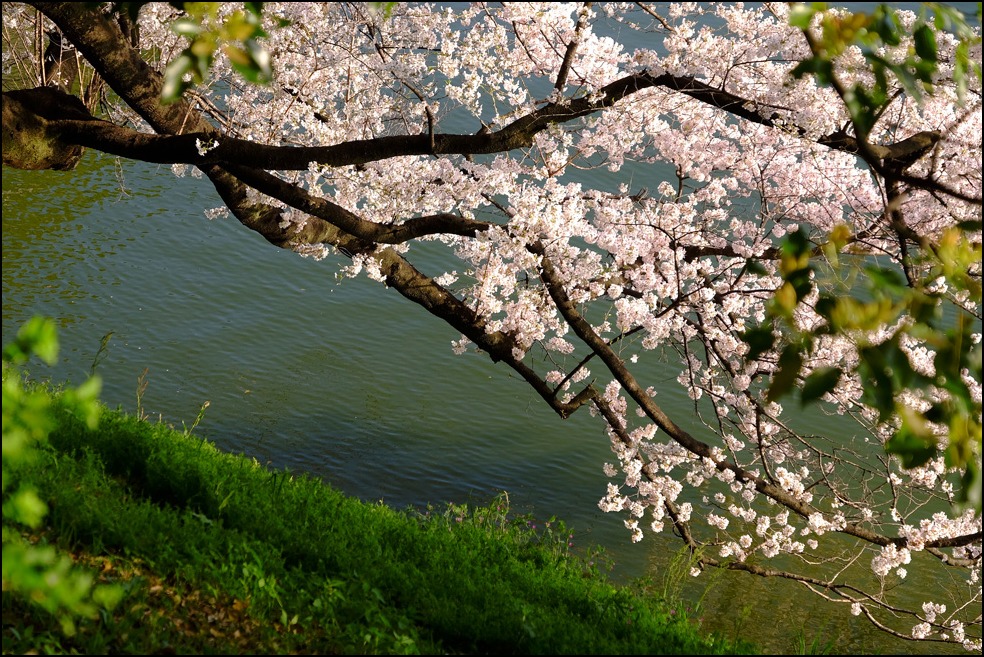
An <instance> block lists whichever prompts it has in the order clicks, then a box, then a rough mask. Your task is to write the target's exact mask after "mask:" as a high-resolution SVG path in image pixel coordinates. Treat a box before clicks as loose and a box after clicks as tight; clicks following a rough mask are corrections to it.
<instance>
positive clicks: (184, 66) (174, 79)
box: [161, 50, 195, 103]
mask: <svg viewBox="0 0 984 657" xmlns="http://www.w3.org/2000/svg"><path fill="white" fill-rule="evenodd" d="M194 65H195V61H194V58H193V57H192V56H191V54H190V53H189V52H188V51H187V50H185V51H184V52H182V53H181V54H180V55H178V56H177V57H175V58H174V60H173V61H172V62H171V63H170V64H168V65H167V69H165V71H164V87H163V88H162V89H161V100H162V101H164V102H165V103H171V102H174V101H175V100H177V99H178V98H180V97H181V94H182V93H184V90H185V89H186V88H187V87H188V83H187V82H185V80H184V75H185V73H187V72H188V71H190V70H191V68H192V67H193V66H194Z"/></svg>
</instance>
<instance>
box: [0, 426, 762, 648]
mask: <svg viewBox="0 0 984 657" xmlns="http://www.w3.org/2000/svg"><path fill="white" fill-rule="evenodd" d="M9 475H10V476H12V477H14V478H16V479H17V480H18V481H19V482H31V483H32V484H33V486H34V487H35V488H36V489H37V491H38V493H39V496H40V498H41V499H42V500H44V501H45V502H46V503H47V504H48V506H49V512H48V514H47V516H46V517H45V519H44V522H43V524H42V525H41V526H40V527H38V528H36V529H34V530H28V529H26V528H21V527H14V529H15V530H16V531H17V532H19V533H20V534H21V535H23V536H25V537H27V539H28V540H29V541H31V542H33V543H35V544H52V545H55V546H57V547H58V548H59V549H61V550H63V551H65V552H67V553H69V554H71V556H72V558H73V559H74V560H75V561H76V562H77V563H80V564H83V565H85V566H86V567H88V568H89V569H90V570H91V571H92V572H93V573H94V574H95V575H96V576H97V578H98V580H99V581H101V582H108V583H113V584H115V585H116V586H118V587H119V590H120V591H121V593H122V597H121V600H120V602H119V603H118V604H116V606H115V607H113V608H112V609H111V610H108V609H102V610H101V611H100V612H99V613H97V614H96V615H95V617H93V618H85V619H81V620H79V621H78V622H77V623H76V630H75V632H74V634H73V635H71V636H69V635H66V634H64V633H63V632H62V631H61V629H60V625H59V623H58V621H57V619H55V618H54V617H53V616H51V615H50V614H48V612H45V611H44V610H43V609H41V608H40V607H38V606H37V605H35V604H32V603H31V602H30V601H28V600H26V599H24V598H23V597H21V596H19V595H14V594H12V593H10V592H8V591H4V593H3V650H4V652H5V653H10V652H14V653H24V652H49V651H50V652H69V651H78V652H82V653H98V654H106V653H170V652H189V653H211V652H215V653H236V654H241V653H247V652H252V653H285V652H314V653H328V654H333V653H334V654H338V653H371V654H372V653H374V654H380V653H385V654H390V653H409V654H440V653H445V654H446V653H452V654H453V653H465V654H475V653H503V654H563V653H568V654H570V653H582V654H583V653H595V654H625V653H647V654H691V655H693V654H712V653H729V652H735V651H736V648H735V646H734V645H732V644H731V643H730V642H726V641H722V640H719V639H714V638H712V637H707V636H705V635H704V634H702V633H701V632H700V631H699V630H698V629H697V628H696V627H695V626H693V625H692V624H691V623H689V622H688V621H687V619H686V618H685V614H683V613H682V611H681V610H679V609H676V608H674V607H672V606H670V605H668V604H667V603H664V602H662V601H659V600H656V599H654V598H653V597H651V596H649V595H646V594H645V592H644V591H643V590H642V589H641V588H637V587H634V586H632V587H627V586H615V585H613V584H611V583H609V582H608V581H607V580H606V579H605V576H604V573H603V572H599V571H598V569H597V568H595V567H594V566H589V564H588V562H587V561H585V560H584V559H582V558H579V557H577V556H575V555H573V554H571V553H570V551H569V547H568V536H569V535H568V533H567V531H566V530H565V528H564V527H563V525H562V524H560V523H554V524H552V525H550V526H548V527H541V528H539V529H533V528H532V527H531V526H530V525H529V523H528V522H526V520H525V519H524V518H523V517H515V516H514V515H512V514H511V513H510V510H509V508H508V499H507V498H506V497H505V496H503V497H501V498H499V499H498V500H496V501H494V502H493V503H492V504H490V505H489V506H486V507H478V508H473V507H464V506H449V507H445V508H441V509H432V510H430V511H429V512H425V513H420V512H415V511H409V510H405V511H402V510H394V509H391V508H388V507H386V506H383V505H379V504H366V503H362V502H360V501H358V500H356V499H353V498H349V497H346V496H344V495H342V494H341V493H339V492H337V491H335V490H333V489H332V488H330V487H329V486H326V485H325V484H323V483H322V482H320V481H316V480H314V479H311V478H307V477H297V476H292V475H290V474H288V473H285V472H276V471H271V470H269V469H266V468H264V467H262V466H260V465H259V464H258V463H256V462H255V461H252V460H250V459H247V458H244V457H240V456H234V455H231V454H227V453H222V452H220V451H218V450H217V449H216V448H215V447H213V446H212V445H211V444H210V443H208V442H206V441H203V440H201V439H199V438H196V437H194V436H191V435H188V434H187V433H184V432H176V431H173V430H171V429H169V428H168V427H165V426H163V425H160V424H151V423H148V422H144V421H141V420H139V419H137V418H134V417H131V416H127V415H124V414H121V413H117V412H109V411H106V412H104V413H103V416H102V419H101V421H100V423H99V426H98V428H97V429H95V430H91V429H89V428H87V426H86V425H85V424H84V423H83V422H81V421H79V420H77V419H76V418H75V417H74V416H73V415H71V414H70V413H66V412H62V413H61V414H60V415H59V416H58V421H57V424H56V426H55V427H54V429H53V431H52V432H51V433H50V437H49V441H48V444H47V445H46V446H44V447H43V448H42V449H41V450H40V452H39V454H38V455H37V457H36V458H35V459H34V460H33V462H32V463H30V464H28V465H24V466H20V467H18V468H16V470H15V471H13V472H11V473H9ZM8 483H9V482H8ZM5 488H6V486H5ZM8 490H9V489H8ZM4 522H5V524H8V521H7V520H6V519H5V521H4ZM7 529H8V530H9V529H11V526H8V527H7ZM5 588H6V587H5ZM739 651H741V652H748V646H741V647H740V648H739Z"/></svg>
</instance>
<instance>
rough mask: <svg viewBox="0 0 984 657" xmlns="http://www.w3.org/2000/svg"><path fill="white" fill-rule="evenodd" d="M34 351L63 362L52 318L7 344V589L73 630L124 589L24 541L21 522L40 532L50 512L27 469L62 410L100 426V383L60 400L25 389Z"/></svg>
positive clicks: (82, 387) (94, 381)
mask: <svg viewBox="0 0 984 657" xmlns="http://www.w3.org/2000/svg"><path fill="white" fill-rule="evenodd" d="M32 355H37V356H38V357H39V358H41V359H42V360H43V361H44V362H46V363H48V364H52V363H54V362H55V360H57V357H58V337H57V334H56V329H55V324H54V322H53V321H51V320H50V319H47V318H42V317H35V318H33V319H31V320H30V321H28V322H27V323H26V324H25V325H24V326H23V327H22V328H21V329H20V331H19V332H18V334H17V339H16V340H15V341H14V342H12V343H11V344H9V345H6V346H5V347H4V349H3V590H4V591H12V592H16V593H18V594H20V595H23V596H25V597H26V598H28V599H29V600H31V601H32V602H33V603H35V604H38V605H40V606H41V607H43V608H44V609H46V610H47V611H49V612H51V613H53V614H55V615H57V617H58V618H59V621H60V623H61V628H62V631H63V632H64V633H66V634H72V633H73V632H74V631H75V624H74V618H75V617H77V616H94V615H95V614H96V613H97V611H98V610H99V609H100V608H112V607H113V606H114V605H115V604H116V602H117V601H118V600H119V597H120V594H121V591H119V590H118V589H117V588H115V587H111V586H95V587H94V586H93V576H92V575H91V574H90V573H88V572H85V571H82V570H78V569H76V568H73V566H72V561H71V559H70V558H69V557H68V556H66V555H65V554H62V553H60V552H58V551H57V550H56V549H55V548H54V547H52V546H50V545H48V546H46V545H34V544H31V543H28V542H27V541H25V540H24V539H23V537H22V536H21V535H20V533H19V531H18V529H17V527H18V526H24V527H28V528H32V529H37V528H38V527H39V526H40V525H41V523H42V521H43V520H44V517H45V515H46V514H47V513H48V507H47V505H46V504H45V503H44V502H43V501H42V499H41V498H40V497H39V496H38V494H37V492H36V490H35V489H34V486H33V485H32V483H31V479H30V478H25V477H24V476H23V471H24V470H25V469H26V468H29V467H30V466H31V464H32V463H33V462H34V461H35V460H36V459H38V458H39V455H38V449H39V447H38V445H39V444H41V443H44V442H45V441H46V440H47V438H48V434H49V433H50V432H51V431H52V430H53V429H54V428H55V426H56V424H57V420H56V416H57V414H58V413H65V412H68V413H74V414H76V415H78V416H79V417H80V418H82V421H83V422H84V423H85V425H86V426H89V427H90V428H94V427H95V426H96V423H97V422H98V417H99V410H100V409H99V405H98V402H97V399H98V395H99V389H100V382H99V379H98V378H97V377H92V378H90V379H89V380H88V381H86V382H85V383H83V384H82V385H80V386H79V387H77V388H69V389H66V390H64V391H62V392H61V393H60V394H59V395H58V397H57V398H52V396H51V395H50V394H48V393H46V392H45V391H42V390H35V389H33V388H26V387H25V386H24V383H23V380H22V375H21V372H20V369H19V368H20V367H21V366H23V365H25V364H26V363H27V362H28V360H29V359H30V358H31V356H32Z"/></svg>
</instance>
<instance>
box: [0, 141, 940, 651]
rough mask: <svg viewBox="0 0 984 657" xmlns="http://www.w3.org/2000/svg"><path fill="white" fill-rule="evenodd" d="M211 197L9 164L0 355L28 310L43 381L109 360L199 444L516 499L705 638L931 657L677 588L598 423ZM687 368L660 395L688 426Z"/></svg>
mask: <svg viewBox="0 0 984 657" xmlns="http://www.w3.org/2000/svg"><path fill="white" fill-rule="evenodd" d="M219 203H220V202H219V200H218V197H217V195H216V194H215V192H214V190H213V189H212V187H211V185H210V184H209V183H208V181H205V180H201V179H195V178H192V177H185V178H175V177H174V176H173V175H172V173H171V172H170V169H169V167H162V166H156V165H148V164H143V163H133V162H120V161H117V160H115V159H113V158H110V157H107V156H104V155H101V154H98V153H94V152H88V153H87V154H86V156H85V157H84V159H83V161H82V163H81V165H80V167H79V168H78V169H77V170H76V171H74V172H53V171H45V172H24V171H17V170H12V169H9V168H7V167H4V168H3V254H2V257H3V276H2V277H3V324H2V327H3V342H4V343H6V342H8V341H9V340H10V339H11V338H12V336H13V335H14V334H15V332H16V330H17V328H18V327H19V326H20V325H21V324H22V323H23V322H24V321H26V320H27V319H28V318H29V317H31V316H32V315H35V314H42V315H47V316H51V317H54V318H56V319H57V321H58V324H59V337H60V341H61V345H62V351H61V358H60V361H59V363H58V364H57V365H56V366H54V367H51V368H47V367H44V366H42V365H40V364H35V365H33V368H32V371H33V373H34V374H36V375H38V376H47V377H50V378H51V379H52V380H54V381H58V382H60V381H69V382H75V383H78V382H79V381H81V380H82V379H83V378H84V377H85V376H87V375H88V373H89V372H90V370H91V369H92V368H93V366H95V368H96V370H97V371H98V373H99V374H100V375H101V376H102V378H103V384H104V387H103V393H102V399H103V401H104V402H105V403H106V404H107V405H108V406H110V407H121V408H122V409H124V410H126V411H128V412H141V413H143V414H146V415H147V416H149V417H152V418H160V419H162V420H163V421H165V422H167V423H170V424H173V425H175V426H176V427H178V428H181V427H182V426H188V427H190V426H191V425H192V424H193V423H194V422H195V421H196V418H197V417H198V415H199V411H200V409H201V407H202V405H203V404H204V403H205V402H206V401H207V402H209V407H208V408H207V410H206V411H205V412H204V416H203V418H202V420H201V422H200V424H199V425H198V426H197V427H196V428H195V434H196V435H198V436H201V437H206V438H208V439H209V440H211V441H213V442H215V443H216V444H217V445H218V446H219V447H220V448H222V449H225V450H229V451H232V452H236V453H244V454H247V455H249V456H251V457H254V458H256V459H258V460H259V461H261V462H263V463H267V464H269V465H270V466H271V467H276V468H289V469H290V470H291V471H293V472H297V473H300V472H304V473H310V474H312V475H315V476H317V477H320V478H323V479H324V480H325V481H326V482H328V483H330V484H331V485H332V486H335V487H336V488H338V489H340V490H342V491H344V492H346V493H348V494H350V495H354V496H358V497H360V498H362V499H365V500H382V501H384V502H386V503H387V504H389V505H391V506H393V507H396V508H403V507H406V506H410V505H412V506H417V507H421V506H424V505H426V504H428V503H433V504H441V503H443V502H445V501H452V502H458V503H460V502H477V503H484V502H486V501H488V500H489V499H490V498H491V497H493V496H494V495H496V494H497V493H499V492H501V491H507V492H508V493H509V497H510V500H511V503H512V505H513V507H514V508H515V509H516V510H517V511H522V512H532V513H534V514H535V515H536V516H537V517H538V518H540V519H541V520H543V519H546V518H548V517H550V516H553V515H556V516H557V517H559V518H561V519H563V520H565V521H566V522H567V523H568V524H569V525H570V526H572V528H573V529H574V531H575V539H574V540H575V544H576V547H578V548H582V549H583V548H586V547H587V546H590V545H600V546H603V547H604V548H605V549H606V551H607V553H608V555H609V556H610V557H612V558H613V559H614V560H615V563H616V567H615V570H614V571H613V573H612V575H613V577H614V578H616V579H617V580H619V581H625V580H628V579H630V578H635V577H638V576H642V575H646V574H649V575H653V576H654V577H655V581H656V582H657V583H658V584H660V585H661V586H662V585H663V584H664V582H665V583H666V586H668V587H669V589H670V590H671V591H675V592H677V593H678V594H679V595H680V596H681V597H682V598H683V599H684V600H685V601H687V602H688V603H689V604H691V605H696V603H697V601H698V600H701V601H702V607H701V610H700V611H699V612H698V614H697V615H698V616H700V617H701V618H702V619H703V620H702V623H703V625H704V627H705V628H707V629H708V630H712V631H716V632H720V633H722V634H724V635H725V636H728V637H731V636H734V635H736V634H738V635H740V636H742V637H744V638H747V639H749V640H752V641H755V642H757V643H759V644H760V645H762V646H763V647H764V649H765V650H767V651H770V652H775V653H786V652H795V651H797V650H798V643H797V637H798V635H800V634H801V633H802V635H803V636H805V638H806V643H807V646H809V643H810V641H811V640H812V639H813V638H814V637H815V636H816V637H819V639H820V641H821V645H825V644H826V642H827V641H828V640H829V641H833V643H834V646H835V648H834V649H835V651H837V652H842V653H855V654H856V653H888V654H895V653H913V652H919V653H925V652H926V651H927V649H928V650H930V651H933V650H937V648H935V647H934V646H926V645H917V644H913V643H910V642H904V641H895V640H892V639H890V638H889V637H887V636H885V635H883V634H882V633H880V632H877V631H875V630H873V629H871V627H870V625H869V624H868V623H867V622H866V621H864V620H862V619H858V618H855V617H852V616H850V615H849V614H848V613H846V610H845V609H843V608H836V609H833V608H831V606H830V605H829V604H826V603H823V602H822V601H820V600H819V599H818V598H816V596H814V595H812V594H810V593H808V592H807V591H806V590H805V589H803V588H802V587H799V586H797V585H794V584H792V583H789V582H784V581H775V580H770V581H763V580H760V579H757V578H752V577H750V576H747V575H741V574H724V575H722V576H720V577H715V578H704V577H702V578H699V579H696V580H694V579H691V578H689V577H683V578H668V576H667V573H670V572H672V571H673V569H672V567H671V561H672V557H673V554H674V553H675V552H676V551H677V550H678V548H679V545H680V544H679V543H678V542H676V541H675V540H674V539H673V537H671V536H655V537H654V536H648V537H647V538H646V539H645V540H644V541H643V542H641V543H639V544H633V543H631V541H630V540H629V533H628V532H627V531H626V530H625V528H624V526H623V524H622V519H621V517H619V516H616V515H611V514H604V513H602V512H601V511H600V510H599V509H598V508H597V502H598V499H599V498H600V497H601V496H602V495H603V494H604V492H605V486H606V483H607V481H608V479H607V478H606V477H605V476H604V474H603V473H602V470H601V464H602V463H604V462H605V461H606V460H608V459H609V457H610V451H609V448H608V444H607V439H606V437H605V433H604V430H603V426H602V424H601V422H600V420H597V419H596V418H591V417H589V416H588V415H587V413H578V414H576V415H575V416H574V417H572V418H570V419H568V420H560V419H559V418H558V417H557V416H556V415H555V414H553V413H552V412H551V411H549V410H548V409H546V408H545V405H544V404H543V403H542V401H541V400H540V399H539V397H537V396H536V395H535V394H534V393H533V392H532V391H531V390H530V389H529V388H528V386H527V385H526V384H525V383H524V382H522V381H520V380H518V379H517V378H516V377H515V376H513V375H511V373H510V371H509V370H508V369H507V368H505V367H501V366H496V365H494V364H493V363H491V362H490V361H489V360H488V359H487V358H485V357H483V356H480V355H477V354H473V353H468V354H465V355H463V356H455V355H453V354H452V351H451V341H452V340H455V339H457V338H458V337H459V335H458V333H457V332H456V331H454V330H453V329H451V328H449V327H448V326H446V325H445V324H443V323H442V322H440V321H439V320H437V319H436V318H434V317H432V316H431V315H429V314H428V313H426V312H425V311H423V310H422V309H420V308H419V307H416V306H413V305H411V304H409V303H408V302H406V301H405V300H404V299H403V298H402V297H401V296H399V295H398V294H397V293H396V292H394V291H391V290H386V289H384V288H382V287H381V286H379V285H378V284H376V283H373V282H371V281H367V280H365V279H360V280H345V281H343V282H341V283H338V282H337V281H336V278H335V271H336V270H337V267H338V265H339V264H342V263H341V261H340V260H332V259H330V258H329V259H328V260H325V261H323V262H315V261H314V260H310V259H304V258H301V257H299V256H297V255H295V254H293V253H289V252H286V251H282V250H279V249H276V248H274V247H272V246H270V245H268V244H267V243H266V242H265V241H263V240H262V239H261V238H260V237H258V236H257V235H255V234H253V233H250V232H249V231H247V230H246V229H244V228H242V227H241V226H240V225H239V224H238V223H237V222H235V221H234V220H229V219H225V220H215V221H209V220H207V219H205V218H204V216H203V211H204V210H205V209H208V208H212V207H215V206H217V205H219ZM102 344H105V348H103V349H101V345H102ZM96 361H98V362H96ZM676 374H677V371H676V370H675V369H669V370H668V371H667V372H666V376H665V381H666V385H665V387H664V389H661V390H660V392H659V400H660V402H661V405H662V406H663V408H664V410H666V411H667V413H668V414H669V415H670V416H671V417H674V418H679V417H687V416H688V415H692V413H693V406H692V402H691V401H690V400H689V399H688V398H687V397H686V395H685V394H683V392H682V390H680V389H679V386H677V385H676V384H675V382H674V381H675V378H676ZM688 428H694V429H695V430H699V427H688ZM815 429H816V431H817V432H821V431H823V430H824V427H823V426H816V427H815ZM914 576H918V573H916V572H913V573H912V574H910V577H914ZM709 579H710V580H711V581H710V588H709V590H707V591H706V593H705V589H706V588H707V586H708V584H709V582H708V580H709ZM670 580H672V581H670ZM940 650H944V651H945V652H959V651H958V650H950V649H945V648H940Z"/></svg>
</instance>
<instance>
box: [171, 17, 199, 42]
mask: <svg viewBox="0 0 984 657" xmlns="http://www.w3.org/2000/svg"><path fill="white" fill-rule="evenodd" d="M171 31H172V32H174V33H175V34H177V35H178V36H183V37H187V38H189V39H194V38H195V37H197V36H198V35H199V34H201V33H202V24H201V23H200V22H198V21H196V20H195V19H193V18H179V19H177V20H176V21H174V22H173V23H171Z"/></svg>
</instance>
